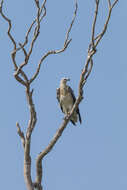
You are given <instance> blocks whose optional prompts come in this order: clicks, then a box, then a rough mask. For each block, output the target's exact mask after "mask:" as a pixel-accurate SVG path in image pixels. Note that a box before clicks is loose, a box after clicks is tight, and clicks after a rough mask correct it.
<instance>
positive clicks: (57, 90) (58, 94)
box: [56, 88, 63, 112]
mask: <svg viewBox="0 0 127 190" xmlns="http://www.w3.org/2000/svg"><path fill="white" fill-rule="evenodd" d="M56 98H57V100H58V102H59V104H60V108H61V110H62V112H63V108H62V105H61V103H60V88H57V89H56Z"/></svg>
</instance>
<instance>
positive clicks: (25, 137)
mask: <svg viewBox="0 0 127 190" xmlns="http://www.w3.org/2000/svg"><path fill="white" fill-rule="evenodd" d="M34 1H35V5H36V8H37V15H36V18H35V20H33V21H32V23H31V25H30V26H29V28H28V30H27V32H26V35H25V39H24V43H18V45H17V42H16V40H15V38H14V37H13V36H12V34H11V29H12V22H11V20H10V19H9V18H8V17H7V16H6V15H5V14H4V13H3V3H4V0H2V1H1V3H0V13H1V16H2V17H3V19H4V20H5V21H7V23H8V31H7V34H8V36H9V38H10V40H11V42H12V44H13V51H12V53H11V58H12V63H13V65H14V69H15V72H14V77H15V79H16V80H17V82H19V83H20V84H21V85H23V86H24V88H25V92H26V98H27V103H28V106H29V112H30V118H29V122H28V125H27V130H26V134H24V132H23V131H22V130H21V127H20V124H19V123H16V126H17V132H18V135H19V136H20V138H21V141H22V145H23V149H24V179H25V182H26V187H27V189H28V190H34V188H36V189H38V190H42V189H43V187H42V177H43V172H42V160H43V158H44V157H45V156H46V155H47V154H48V153H49V152H50V151H51V150H52V148H53V147H54V145H55V144H56V142H57V141H58V139H59V138H60V137H61V135H62V133H63V131H64V129H65V128H66V127H67V124H68V122H69V121H70V118H71V116H72V114H73V113H74V111H75V110H76V109H77V107H78V105H79V104H80V103H81V101H82V100H83V90H84V85H85V84H86V81H87V79H88V77H89V75H90V73H91V71H92V67H93V56H94V55H95V54H96V52H97V46H98V44H99V43H100V41H101V40H102V38H103V36H104V34H105V33H106V30H107V26H108V24H109V20H110V18H111V13H112V9H113V8H114V6H115V5H116V4H117V2H118V0H114V1H113V2H112V3H111V1H110V0H107V3H108V8H109V9H108V16H107V18H106V20H105V24H104V27H103V28H102V30H101V31H100V32H99V33H98V34H97V35H96V34H95V28H96V21H97V16H98V12H99V3H100V1H99V0H95V12H94V18H93V24H92V32H91V41H90V43H89V47H88V53H87V57H86V61H85V64H84V67H83V69H82V72H81V75H80V81H79V85H78V96H77V98H76V102H75V104H74V106H73V108H72V110H71V113H70V114H69V115H68V116H65V118H64V120H63V121H62V124H61V125H60V126H59V128H58V130H57V132H56V134H55V135H54V137H53V138H52V140H51V141H50V142H49V144H48V146H47V147H46V148H45V149H44V150H42V151H41V153H40V154H39V155H38V156H37V159H36V179H35V181H33V180H32V178H31V155H30V150H31V136H32V133H33V130H34V128H35V125H36V121H37V116H36V110H35V106H34V103H33V89H31V84H32V83H33V82H34V80H35V79H36V78H37V77H38V75H39V72H40V68H41V65H42V63H43V61H44V60H45V59H46V58H47V57H48V56H49V55H51V54H59V53H62V52H64V51H65V50H66V49H67V47H68V45H69V44H70V42H71V40H72V39H70V38H69V34H70V31H71V29H72V26H73V24H74V21H75V18H76V15H77V9H78V5H77V2H76V3H75V10H74V15H73V18H72V21H71V23H70V26H69V28H68V30H67V32H66V36H65V40H64V44H63V47H62V48H61V49H59V50H51V51H48V52H47V53H46V54H44V55H42V57H41V59H40V61H39V63H38V66H37V69H36V70H35V73H34V74H33V76H32V77H31V78H30V79H29V78H28V74H27V73H26V72H24V70H23V69H24V67H25V66H26V65H27V64H28V62H29V59H30V57H31V54H32V53H33V51H34V50H33V47H34V45H35V43H36V40H37V38H38V36H39V34H40V29H41V26H40V25H41V22H42V21H43V19H44V17H45V16H46V2H47V0H44V1H43V3H42V4H40V2H39V0H34ZM32 29H34V33H33V37H32V40H31V41H30V39H29V35H30V33H31V31H32ZM28 42H29V44H30V46H29V50H28V51H27V50H26V48H25V47H26V45H28ZM21 52H23V54H24V61H23V63H21V64H18V63H17V62H16V55H17V54H18V53H21Z"/></svg>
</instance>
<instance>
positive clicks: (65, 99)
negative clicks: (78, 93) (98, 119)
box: [57, 78, 82, 125]
mask: <svg viewBox="0 0 127 190" xmlns="http://www.w3.org/2000/svg"><path fill="white" fill-rule="evenodd" d="M69 80H70V79H68V78H63V79H61V81H60V87H59V88H57V100H58V102H59V104H60V107H61V110H62V112H63V113H65V114H66V115H68V114H69V113H70V112H71V110H72V107H73V105H74V103H75V101H76V98H75V95H74V92H73V90H72V89H71V87H70V86H68V85H67V84H66V83H67V81H69ZM78 119H79V121H80V123H81V122H82V120H81V115H80V112H79V108H77V109H76V111H74V113H73V114H72V116H71V119H70V121H71V122H72V123H73V125H76V122H77V121H78Z"/></svg>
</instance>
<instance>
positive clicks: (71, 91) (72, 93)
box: [68, 86, 82, 123]
mask: <svg viewBox="0 0 127 190" xmlns="http://www.w3.org/2000/svg"><path fill="white" fill-rule="evenodd" d="M68 90H69V92H70V93H71V95H72V98H73V102H74V103H75V101H76V98H75V95H74V92H73V90H72V89H71V87H70V86H68ZM76 112H77V114H78V116H79V121H80V123H82V119H81V115H80V111H79V108H77V110H76Z"/></svg>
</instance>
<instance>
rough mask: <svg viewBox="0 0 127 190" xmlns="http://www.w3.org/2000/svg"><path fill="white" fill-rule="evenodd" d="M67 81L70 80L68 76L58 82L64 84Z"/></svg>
mask: <svg viewBox="0 0 127 190" xmlns="http://www.w3.org/2000/svg"><path fill="white" fill-rule="evenodd" d="M67 81H70V79H69V78H62V79H61V81H60V83H61V84H66V83H67Z"/></svg>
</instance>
